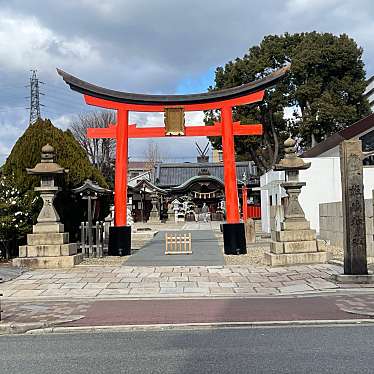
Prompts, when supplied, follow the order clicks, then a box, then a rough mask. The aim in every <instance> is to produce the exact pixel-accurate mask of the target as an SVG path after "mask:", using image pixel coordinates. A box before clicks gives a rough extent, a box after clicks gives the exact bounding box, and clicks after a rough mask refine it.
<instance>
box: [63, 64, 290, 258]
mask: <svg viewBox="0 0 374 374" xmlns="http://www.w3.org/2000/svg"><path fill="white" fill-rule="evenodd" d="M288 70H289V66H286V67H284V68H282V69H279V70H277V71H275V72H273V73H271V74H270V75H268V76H267V77H265V78H262V79H259V80H256V81H254V82H251V83H247V84H244V85H241V86H237V87H234V88H229V89H224V90H220V91H212V92H207V93H200V94H192V95H144V94H135V93H127V92H121V91H113V90H109V89H106V88H103V87H99V86H96V85H93V84H91V83H88V82H85V81H82V80H80V79H79V78H76V77H74V76H72V75H70V74H68V73H66V72H64V71H62V70H60V69H57V72H58V74H59V75H61V76H62V78H63V79H64V81H65V82H66V83H67V84H68V85H69V86H70V88H71V89H72V90H74V91H77V92H80V93H82V94H83V95H84V99H85V101H86V103H87V104H89V105H94V106H98V107H102V108H106V109H112V110H116V111H117V124H115V125H110V126H109V127H108V128H91V129H88V131H87V136H88V137H89V138H113V139H116V141H117V146H116V163H115V188H114V192H115V194H114V205H115V211H114V212H115V227H114V228H111V229H112V230H111V233H110V243H111V244H110V247H112V250H113V252H117V253H118V250H120V252H122V254H129V253H130V251H131V229H130V228H129V227H128V226H126V224H127V163H128V139H129V138H152V137H165V136H173V135H177V136H222V150H223V164H224V184H225V199H226V222H227V223H226V224H224V225H223V235H224V248H225V253H227V254H239V253H246V243H245V235H244V225H243V224H242V223H240V216H239V207H238V189H237V178H236V165H235V149H234V136H235V135H261V134H262V125H261V124H251V125H242V124H240V123H239V122H233V120H232V108H233V107H234V106H239V105H246V104H252V103H255V102H259V101H261V100H262V99H263V97H264V93H265V89H266V88H268V87H271V86H273V85H274V84H275V83H276V82H277V81H278V80H279V79H280V78H282V77H283V76H284V75H285V74H286V72H287V71H288ZM203 110H220V111H221V122H216V123H214V125H212V126H188V125H186V126H185V125H184V112H188V111H203ZM130 111H136V112H165V125H166V126H165V127H145V128H144V127H143V128H138V127H137V126H136V124H131V125H129V112H130Z"/></svg>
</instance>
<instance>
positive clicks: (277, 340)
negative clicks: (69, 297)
mask: <svg viewBox="0 0 374 374" xmlns="http://www.w3.org/2000/svg"><path fill="white" fill-rule="evenodd" d="M373 343H374V327H366V326H352V327H348V326H345V327H293V328H256V329H250V328H240V329H233V328H231V329H219V330H193V331H176V330H173V331H153V332H117V333H94V334H88V333H85V334H84V333H81V334H50V335H47V334H46V335H13V336H1V337H0V355H1V356H0V357H1V359H0V373H1V374H8V373H17V374H23V373H27V374H34V373H38V374H46V373H48V374H50V373H53V374H59V373H69V374H74V373H89V374H97V373H100V374H102V373H105V374H112V373H116V374H117V373H132V374H133V373H163V374H168V373H204V374H207V373H214V374H217V373H219V374H221V373H230V374H234V373H268V374H269V373H277V374H279V373H297V374H302V373H308V374H312V373H313V374H319V373H350V374H352V373H360V374H364V373H373V372H374V344H373Z"/></svg>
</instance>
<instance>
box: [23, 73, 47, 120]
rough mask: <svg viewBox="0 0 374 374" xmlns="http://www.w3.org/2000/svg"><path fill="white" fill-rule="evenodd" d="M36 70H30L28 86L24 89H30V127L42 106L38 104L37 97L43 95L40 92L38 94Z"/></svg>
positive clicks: (38, 115) (38, 116) (37, 117)
mask: <svg viewBox="0 0 374 374" xmlns="http://www.w3.org/2000/svg"><path fill="white" fill-rule="evenodd" d="M36 72H37V70H36V69H33V70H31V77H30V84H29V85H28V86H26V87H30V96H29V97H28V98H30V108H27V109H30V125H31V124H32V123H34V122H36V121H37V120H38V119H39V118H41V117H40V107H41V106H44V105H43V104H40V98H39V95H44V94H43V93H42V92H39V83H44V82H39V79H38V77H37V76H36Z"/></svg>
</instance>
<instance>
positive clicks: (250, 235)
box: [244, 218, 256, 243]
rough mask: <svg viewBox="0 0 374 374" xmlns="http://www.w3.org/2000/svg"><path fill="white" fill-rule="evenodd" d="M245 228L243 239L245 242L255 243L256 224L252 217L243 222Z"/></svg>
mask: <svg viewBox="0 0 374 374" xmlns="http://www.w3.org/2000/svg"><path fill="white" fill-rule="evenodd" d="M244 228H245V241H246V242H247V243H255V242H256V226H255V221H254V219H252V218H247V220H246V221H245V222H244Z"/></svg>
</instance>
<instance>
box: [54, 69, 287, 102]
mask: <svg viewBox="0 0 374 374" xmlns="http://www.w3.org/2000/svg"><path fill="white" fill-rule="evenodd" d="M289 69H290V65H287V66H284V67H282V68H281V69H278V70H275V71H274V72H272V73H270V74H269V75H267V76H265V77H263V78H260V79H257V80H255V81H253V82H250V83H246V84H243V85H240V86H236V87H232V88H226V89H222V90H216V91H209V92H203V93H196V94H188V95H149V94H138V93H131V92H123V91H115V90H111V89H108V88H104V87H100V86H97V85H94V84H92V83H88V82H86V81H83V80H81V79H79V78H77V77H75V76H73V75H71V74H69V73H66V72H65V71H63V70H61V69H57V72H58V74H59V75H60V76H61V77H62V78H63V80H64V81H65V82H66V83H67V84H68V85H69V86H70V88H71V89H72V90H73V91H77V92H79V93H81V94H84V95H88V96H92V97H97V98H100V99H104V100H108V101H112V102H119V103H127V104H142V105H187V104H203V103H209V102H217V101H223V100H228V99H235V98H239V97H242V96H246V95H248V94H251V93H253V92H257V91H261V90H264V89H266V88H269V87H272V86H274V85H275V84H276V83H277V82H278V81H279V80H280V79H281V78H282V77H283V76H284V75H285V74H286V73H287V72H288V71H289Z"/></svg>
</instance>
